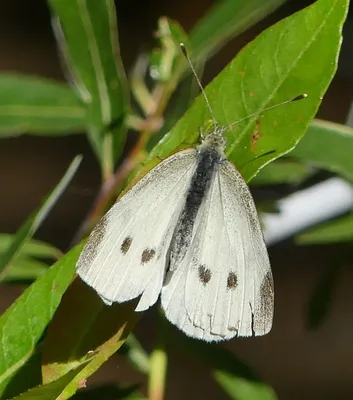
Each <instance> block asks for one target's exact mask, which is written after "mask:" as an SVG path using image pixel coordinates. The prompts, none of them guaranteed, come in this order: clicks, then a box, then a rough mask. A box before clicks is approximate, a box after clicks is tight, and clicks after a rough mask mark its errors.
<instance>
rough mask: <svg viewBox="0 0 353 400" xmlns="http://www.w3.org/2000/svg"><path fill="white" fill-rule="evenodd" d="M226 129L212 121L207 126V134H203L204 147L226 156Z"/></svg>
mask: <svg viewBox="0 0 353 400" xmlns="http://www.w3.org/2000/svg"><path fill="white" fill-rule="evenodd" d="M225 130H226V128H224V127H223V126H221V125H219V124H218V123H214V121H210V123H209V125H208V126H207V130H206V133H201V138H202V144H201V146H202V147H210V148H212V149H214V150H216V151H217V152H218V153H220V154H224V149H225V147H226V142H227V141H226V138H225V136H224V131H225Z"/></svg>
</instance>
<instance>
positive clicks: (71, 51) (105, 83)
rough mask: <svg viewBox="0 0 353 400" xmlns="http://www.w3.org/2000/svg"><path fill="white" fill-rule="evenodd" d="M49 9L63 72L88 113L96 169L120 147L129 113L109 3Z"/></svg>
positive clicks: (60, 0) (84, 0)
mask: <svg viewBox="0 0 353 400" xmlns="http://www.w3.org/2000/svg"><path fill="white" fill-rule="evenodd" d="M49 5H50V7H51V10H52V13H53V15H54V17H55V18H54V21H56V22H55V27H56V33H57V40H58V44H59V46H60V49H61V52H62V56H63V58H64V61H65V63H66V67H67V70H68V72H69V74H70V76H71V78H72V80H73V81H74V83H75V84H76V87H77V89H78V91H79V94H80V96H81V98H82V100H83V101H84V102H85V103H86V104H87V107H88V124H89V138H90V140H91V144H92V146H93V148H94V150H95V152H96V154H97V156H98V158H99V160H100V161H101V163H106V162H107V160H110V161H109V162H113V161H115V160H116V159H117V158H118V157H119V155H120V154H121V151H122V148H123V145H124V143H125V134H126V132H125V127H124V126H123V124H122V123H121V122H122V121H123V120H124V117H125V115H126V113H127V111H128V108H129V96H128V90H127V83H126V77H125V73H124V69H123V65H122V62H121V59H120V52H119V43H118V31H117V21H116V15H115V14H116V12H115V7H114V2H113V0H105V1H96V0H74V1H72V0H49ZM117 121H120V123H118V124H117V125H116V124H115V125H116V126H115V128H114V129H112V132H109V131H107V129H108V130H109V128H108V127H109V126H111V124H112V123H115V122H117Z"/></svg>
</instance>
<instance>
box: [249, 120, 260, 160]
mask: <svg viewBox="0 0 353 400" xmlns="http://www.w3.org/2000/svg"><path fill="white" fill-rule="evenodd" d="M259 139H260V120H259V119H257V120H256V126H255V130H254V132H253V134H252V135H251V151H252V152H253V153H255V151H256V143H257V141H258V140H259Z"/></svg>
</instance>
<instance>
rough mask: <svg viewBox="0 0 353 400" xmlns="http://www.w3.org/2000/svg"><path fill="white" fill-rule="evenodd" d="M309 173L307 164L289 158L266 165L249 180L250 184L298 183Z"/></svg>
mask: <svg viewBox="0 0 353 400" xmlns="http://www.w3.org/2000/svg"><path fill="white" fill-rule="evenodd" d="M309 174H310V170H309V168H308V167H307V166H305V165H303V164H299V163H298V162H294V161H289V160H277V161H275V162H273V163H271V164H268V165H266V167H265V168H263V169H262V170H261V171H260V172H259V174H258V175H256V176H255V178H254V179H253V180H252V181H251V184H252V185H258V186H260V185H276V184H280V183H289V184H299V183H300V182H302V181H304V180H305V179H306V178H307V177H308V176H309Z"/></svg>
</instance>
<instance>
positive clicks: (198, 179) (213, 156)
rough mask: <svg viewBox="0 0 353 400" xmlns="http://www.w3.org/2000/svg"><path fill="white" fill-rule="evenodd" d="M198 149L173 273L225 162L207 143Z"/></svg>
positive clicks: (172, 257)
mask: <svg viewBox="0 0 353 400" xmlns="http://www.w3.org/2000/svg"><path fill="white" fill-rule="evenodd" d="M206 140H207V138H205V140H204V141H203V143H202V144H201V145H200V146H199V147H198V148H197V153H196V157H197V163H196V168H195V172H194V173H193V175H192V178H191V181H190V184H189V187H188V190H187V192H186V198H185V202H184V205H183V209H182V211H181V214H180V217H179V220H178V223H177V225H176V228H175V231H174V235H173V239H172V243H171V248H170V250H171V251H170V265H169V269H170V270H171V271H173V270H174V269H176V268H177V267H178V265H179V264H180V262H181V261H182V260H183V258H184V256H185V254H186V251H187V249H188V248H189V246H190V243H191V239H192V237H193V229H194V224H195V220H196V217H197V214H198V212H199V210H200V207H201V205H202V203H203V202H204V200H205V198H206V196H207V193H208V191H209V190H210V186H211V182H212V179H213V177H214V174H215V173H216V171H217V168H218V166H219V165H220V163H221V162H222V161H223V160H224V156H223V150H222V154H221V153H220V152H219V151H218V150H216V149H215V148H214V147H213V146H210V145H208V144H207V142H206Z"/></svg>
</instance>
